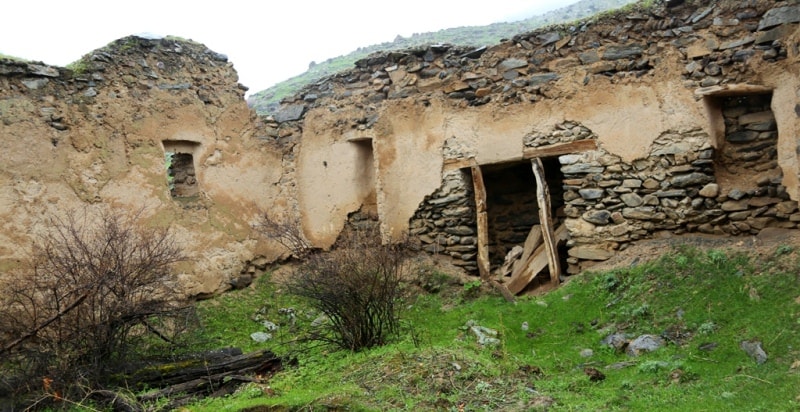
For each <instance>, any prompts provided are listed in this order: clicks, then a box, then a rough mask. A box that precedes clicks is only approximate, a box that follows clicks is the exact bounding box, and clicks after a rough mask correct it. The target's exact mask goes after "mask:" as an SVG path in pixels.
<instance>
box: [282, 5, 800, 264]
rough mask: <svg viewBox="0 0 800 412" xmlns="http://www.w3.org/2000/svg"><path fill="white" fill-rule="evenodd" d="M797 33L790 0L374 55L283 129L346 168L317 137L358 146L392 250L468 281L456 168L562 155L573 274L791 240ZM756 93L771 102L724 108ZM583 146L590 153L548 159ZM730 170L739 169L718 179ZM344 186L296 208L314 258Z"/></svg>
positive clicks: (288, 110) (350, 199) (461, 180)
mask: <svg viewBox="0 0 800 412" xmlns="http://www.w3.org/2000/svg"><path fill="white" fill-rule="evenodd" d="M798 22H800V5H798V4H797V3H796V2H783V1H779V2H775V1H761V0H750V1H744V2H732V1H715V2H711V1H696V2H692V4H691V5H688V4H684V5H682V6H678V7H674V8H666V7H665V6H664V5H656V6H653V7H651V8H644V7H642V6H634V7H630V8H626V9H624V10H622V11H619V12H615V13H610V14H606V15H604V16H601V17H599V18H597V19H594V20H590V21H585V22H582V23H579V24H574V25H564V26H559V27H550V28H546V29H542V30H538V31H535V32H531V33H525V34H521V35H518V36H515V37H514V38H513V39H511V40H509V41H505V42H503V43H501V44H498V45H493V46H490V47H484V48H479V49H472V48H460V47H454V46H450V45H435V46H429V47H422V48H419V49H414V50H404V51H397V52H390V53H379V54H374V55H372V56H370V57H368V58H366V59H364V60H361V61H359V62H357V63H356V67H355V68H354V69H351V70H349V71H346V72H344V73H341V74H338V75H336V76H334V77H332V78H329V79H327V80H326V81H323V82H319V83H317V84H315V85H312V86H309V87H308V88H307V89H305V90H303V91H302V92H301V93H299V94H298V95H296V96H295V97H294V98H293V99H288V100H286V101H285V102H284V106H283V110H282V112H281V113H280V114H279V115H278V116H277V117H280V120H281V123H282V124H283V123H284V122H285V123H286V124H296V123H299V124H302V125H303V127H304V130H303V134H302V138H301V141H302V142H303V143H302V145H303V147H302V148H301V150H300V151H301V156H303V157H306V156H307V157H319V158H320V159H322V158H326V157H328V158H339V159H341V160H342V161H346V159H347V158H346V157H343V156H334V154H335V153H336V150H338V149H335V148H336V147H337V146H336V145H329V146H330V147H331V148H332V149H326V148H325V147H324V145H323V144H321V143H320V144H319V145H315V146H313V147H311V146H310V145H309V146H306V139H307V138H311V139H316V138H317V134H318V132H317V131H316V130H318V129H320V130H325V131H326V132H327V133H330V135H331V136H340V137H339V138H340V139H341V138H342V137H343V136H348V135H350V136H356V135H358V136H369V138H370V139H371V141H372V145H373V149H374V155H375V159H376V160H375V163H376V171H375V173H376V175H375V180H376V182H377V201H378V212H379V213H378V214H379V220H380V222H381V227H382V229H383V233H384V236H385V238H387V239H398V238H400V237H402V236H404V235H405V234H407V233H410V234H411V235H413V236H416V237H419V238H420V240H421V241H422V243H423V245H424V247H425V249H426V250H429V251H430V252H431V253H438V254H442V255H446V256H451V257H453V258H454V259H456V261H458V262H460V263H459V264H461V265H462V266H464V267H465V268H474V256H475V249H474V248H475V245H474V233H475V230H476V229H475V211H474V208H475V205H474V199H470V196H471V195H472V194H471V187H470V185H471V180H470V179H469V169H463V170H462V171H460V172H454V171H458V169H462V168H465V167H468V166H471V165H476V164H477V165H482V167H483V168H488V167H491V165H494V164H504V163H515V162H529V159H530V158H531V157H540V156H544V157H545V158H546V159H547V158H548V157H549V158H557V160H558V163H559V164H560V165H561V170H560V172H561V173H560V174H561V176H560V178H561V179H563V181H562V182H561V187H560V188H559V190H558V191H557V193H558V196H560V198H559V199H557V200H558V201H559V202H560V203H561V204H562V205H563V208H562V209H561V213H562V214H561V216H557V217H556V220H557V222H556V223H559V224H560V223H563V224H565V225H566V226H567V228H568V231H569V241H568V244H567V246H568V265H569V270H570V271H572V272H576V271H578V270H581V269H583V268H586V267H589V266H590V265H591V262H593V261H597V260H603V259H607V258H608V257H609V256H611V255H612V254H613V253H614V252H615V251H617V250H620V249H623V248H625V247H626V246H627V245H628V244H630V242H632V241H635V240H638V239H643V238H648V237H653V236H659V235H662V234H665V233H669V234H674V233H685V232H704V233H718V234H730V235H741V234H753V233H757V232H758V231H759V230H761V229H762V228H764V227H768V226H780V227H786V228H794V227H796V222H797V221H798V220H800V214H798V212H797V203H796V200H797V199H798V196H800V193H798V172H799V170H798V163H797V147H798V142H797V136H798V132H799V131H800V123H798V117H799V116H800V114H799V113H800V110H798V109H797V107H800V106H798V97H799V96H800V84H798V81H800V76H799V75H800V73H798V70H799V69H798V67H800V66H798V64H797V63H798V59H800V50H799V44H798V41H799V40H800V37H799V36H800V31H798V27H799V25H798ZM752 95H756V96H764V95H768V96H769V100H768V101H767V103H764V101H763V100H762V101H761V103H754V104H752V105H751V106H752V107H749V108H746V109H735V108H734V109H732V108H730V107H729V106H730V104H731V103H730V99H731V98H734V99H737V98H742V97H743V98H745V99H747V96H752ZM726 99H727V100H726ZM756 100H757V99H756ZM742 110H744V111H742ZM740 111H741V113H738V112H740ZM726 112H727V114H726ZM292 114H294V116H293V115H292ZM742 116H744V118H742ZM743 122H744V123H743ZM321 125H324V126H321ZM737 133H738V134H737ZM731 134H735V135H734V136H733V137H731ZM586 139H589V140H593V141H594V142H595V145H594V147H592V148H589V149H587V147H588V146H585V145H584V146H574V147H580V150H577V149H576V151H575V152H574V153H560V152H559V153H557V154H555V155H554V154H552V153H553V152H552V150H553V149H552V148H553V147H555V146H557V145H559V144H561V145H565V144H569V143H571V142H575V141H578V140H586ZM335 140H336V138H335V137H329V138H328V142H334V141H335ZM737 140H745V141H744V142H739V141H737ZM736 145H738V146H737V147H734V146H736ZM306 149H308V150H313V151H314V152H315V153H313V154H311V153H303V151H304V150H306ZM548 150H550V151H549V152H548ZM548 153H550V154H548ZM726 156H727V157H726ZM726 158H727V159H728V160H725V159H726ZM731 159H733V160H731ZM551 161H552V159H551ZM737 162H745V166H744V167H742V168H740V169H739V170H733V171H731V170H729V169H730V167H726V166H730V165H731V164H734V163H737ZM747 162H751V163H747ZM318 163H319V162H318V161H317V162H316V163H313V162H312V163H310V164H309V165H310V166H313V167H315V168H319V165H318ZM328 165H329V167H330V162H328ZM299 166H300V167H299V169H298V175H299V176H306V177H305V179H308V180H311V179H312V178H313V179H320V180H315V181H314V188H305V187H304V181H303V179H301V178H298V186H299V187H298V191H300V192H301V193H302V192H304V191H308V192H317V190H316V189H315V188H317V187H326V186H328V185H329V184H330V185H332V184H334V182H335V179H333V177H331V178H327V179H328V180H326V178H325V177H323V176H322V175H321V174H320V173H319V169H318V170H312V169H311V168H306V165H305V164H301V165H299ZM750 166H752V167H750ZM464 170H466V173H465V172H464ZM743 174H746V176H744V175H743ZM326 182H328V183H326ZM531 184H532V185H533V184H534V183H533V182H531ZM486 185H487V187H488V188H489V189H488V190H489V191H491V187H492V185H493V183H492V182H491V181H486ZM337 191H338V192H337V195H339V196H340V198H338V199H337V198H334V197H332V196H329V197H328V199H330V202H328V203H327V204H325V205H324V207H323V208H322V209H313V210H312V209H305V208H303V207H301V208H300V213H301V214H303V215H304V221H306V222H307V223H312V220H314V222H316V221H327V222H331V226H328V227H325V228H322V227H320V226H319V225H317V224H308V225H305V226H304V230H305V233H306V234H308V236H309V237H310V238H313V239H315V240H316V241H318V242H320V243H321V244H324V245H329V244H331V243H332V242H333V241H334V240H335V237H336V235H337V233H338V230H340V228H341V227H342V226H343V225H344V222H345V220H346V219H347V216H348V213H352V212H353V211H355V210H358V208H359V203H360V200H359V199H360V198H361V197H363V193H362V192H359V191H358V190H355V189H352V188H351V189H348V188H342V187H337ZM312 203H313V202H312ZM523 203H524V202H523ZM531 210H532V214H533V215H535V205H532V206H531ZM320 213H321V215H320ZM489 215H491V211H489ZM322 216H324V217H322ZM526 224H527V223H526ZM490 231H491V228H490ZM490 246H492V247H500V246H502V248H506V247H507V246H505V245H499V244H492V245H490Z"/></svg>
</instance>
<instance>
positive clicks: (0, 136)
mask: <svg viewBox="0 0 800 412" xmlns="http://www.w3.org/2000/svg"><path fill="white" fill-rule="evenodd" d="M245 90H246V89H245V88H244V87H242V86H240V85H239V84H238V76H237V74H236V72H235V71H234V69H233V66H232V64H231V63H229V62H228V61H227V57H225V56H224V55H221V54H218V53H215V52H213V51H211V50H208V49H207V48H206V47H205V46H203V45H200V44H197V43H192V42H187V41H181V40H173V39H168V38H167V39H144V38H139V37H128V38H124V39H120V40H117V41H115V42H113V43H111V44H109V45H108V46H106V47H104V48H102V49H99V50H95V51H94V52H91V53H89V54H87V55H85V56H84V57H83V58H82V59H81V60H80V61H79V62H77V63H76V64H75V65H74V67H72V68H71V69H65V68H59V67H51V66H46V65H43V64H39V63H30V62H18V61H11V60H0V150H2V157H1V158H0V159H2V160H1V161H0V273H2V272H4V271H6V270H8V269H10V268H12V267H14V265H16V264H17V263H18V262H19V261H20V260H21V259H24V258H25V255H26V253H27V251H28V250H29V248H30V244H31V239H32V235H34V234H35V233H37V232H40V231H41V230H42V229H43V228H44V227H45V225H46V224H47V220H48V217H50V216H59V215H60V216H63V215H64V213H67V212H71V211H77V212H78V213H80V212H81V211H82V209H83V207H84V206H86V205H89V206H90V207H92V208H102V207H110V208H113V209H128V210H132V211H139V210H142V214H143V216H144V218H145V221H146V223H147V224H152V225H171V226H172V228H173V229H174V233H175V234H176V237H177V240H178V242H179V244H180V245H182V246H183V247H184V248H185V249H186V252H187V255H188V256H189V258H190V259H189V261H188V262H186V263H185V264H184V265H183V266H182V267H181V270H182V271H183V272H184V274H183V275H182V280H183V283H184V286H185V290H186V293H187V294H188V295H195V296H196V295H205V294H210V293H214V292H216V291H219V290H224V289H226V288H229V287H230V285H231V283H236V282H237V281H238V280H239V277H240V275H241V272H242V271H243V270H244V271H245V273H244V275H247V273H246V272H247V271H248V270H250V271H253V270H254V269H255V267H254V266H261V267H262V268H263V265H265V264H266V262H267V261H269V260H271V259H275V258H276V257H277V256H279V254H280V253H283V252H281V251H280V250H278V249H276V248H275V247H274V246H271V245H269V244H267V243H265V242H264V241H263V240H260V239H258V238H257V237H256V236H254V235H253V233H252V230H251V224H252V223H253V222H255V221H256V219H257V215H258V210H259V209H270V208H277V209H280V208H282V205H281V202H282V200H281V199H283V198H284V196H282V192H283V190H284V188H283V187H282V186H281V174H282V169H281V167H280V165H281V153H280V151H279V150H276V149H274V148H273V145H270V144H269V143H267V142H266V140H265V136H262V135H261V134H259V133H260V132H259V130H260V129H259V127H260V126H259V122H258V121H257V118H256V116H255V115H254V114H253V113H252V111H251V110H250V109H249V108H248V107H247V105H246V103H245V101H244V92H245Z"/></svg>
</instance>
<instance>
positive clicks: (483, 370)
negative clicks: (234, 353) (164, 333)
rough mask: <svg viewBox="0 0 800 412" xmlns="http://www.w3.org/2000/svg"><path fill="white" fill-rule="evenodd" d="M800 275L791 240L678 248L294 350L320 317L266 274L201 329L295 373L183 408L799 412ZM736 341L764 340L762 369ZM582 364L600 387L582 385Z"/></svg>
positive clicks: (217, 307) (431, 301) (416, 303)
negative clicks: (388, 335) (370, 345)
mask: <svg viewBox="0 0 800 412" xmlns="http://www.w3.org/2000/svg"><path fill="white" fill-rule="evenodd" d="M799 269H800V253H798V252H796V251H794V250H793V249H792V248H790V247H788V246H781V247H779V248H777V249H775V250H773V251H771V252H770V254H769V256H766V257H765V256H755V255H746V254H743V253H740V252H734V251H729V250H719V249H716V250H708V251H702V250H698V249H692V248H679V249H675V250H673V251H670V252H669V253H667V254H666V255H665V256H663V257H662V258H660V259H658V260H656V261H654V262H651V263H646V264H641V265H638V266H635V267H631V268H625V269H617V270H613V271H608V272H602V273H588V274H583V275H578V276H575V277H573V279H572V280H571V281H570V282H568V283H567V284H566V285H564V286H563V287H561V288H559V289H558V290H556V291H555V292H552V293H550V294H547V295H545V296H540V297H528V298H522V299H520V300H519V301H518V303H517V304H509V303H507V302H506V301H504V300H503V299H502V298H500V297H497V296H489V295H490V294H491V293H490V292H489V293H486V292H487V291H486V290H483V292H484V293H483V294H482V295H481V294H478V293H476V291H478V289H477V288H476V287H475V284H474V283H468V284H467V285H465V286H460V287H458V288H456V289H453V287H450V289H449V290H450V292H446V291H443V292H439V293H427V292H422V291H420V292H418V293H417V294H416V295H415V296H414V297H413V298H411V299H409V300H408V301H407V302H406V305H407V306H405V308H406V310H405V311H404V312H403V320H404V323H405V325H406V327H405V330H404V331H403V333H402V335H401V336H399V337H398V338H397V339H396V340H395V341H394V342H392V343H391V344H389V345H386V346H384V347H380V348H377V349H373V350H369V351H364V352H360V353H349V352H342V351H334V350H331V349H330V348H326V347H320V346H313V345H308V344H300V343H297V342H296V340H295V338H296V337H297V336H299V334H301V333H302V330H304V328H308V327H310V326H309V325H310V324H311V323H312V322H313V319H315V318H316V314H314V313H311V312H309V311H308V310H306V309H303V306H302V304H301V303H300V302H297V301H295V300H293V299H292V298H290V297H288V296H286V295H285V294H283V293H282V292H281V291H280V290H279V289H278V288H277V287H276V286H275V285H273V284H272V283H271V282H270V281H269V276H267V275H265V276H264V277H262V278H261V279H260V281H259V283H258V285H257V286H256V287H254V288H252V289H248V290H243V291H237V292H233V293H230V294H227V295H225V296H223V297H222V298H220V299H215V300H211V301H207V302H203V303H202V306H201V308H200V314H201V317H202V319H203V322H204V324H205V329H204V330H203V333H204V334H205V336H206V337H210V338H211V340H212V341H213V342H215V343H217V344H223V343H224V344H229V345H234V346H242V347H244V348H245V349H246V350H251V349H257V348H272V349H273V350H275V351H276V352H278V353H280V354H282V355H285V356H287V357H290V358H295V359H296V360H297V364H296V365H295V366H288V367H287V368H286V370H285V371H283V372H280V373H279V374H278V375H276V376H274V377H273V378H272V379H271V380H270V381H269V383H268V384H248V385H247V386H244V387H242V388H241V389H240V390H239V391H238V392H237V393H235V394H233V395H230V396H228V397H224V398H217V399H209V400H205V401H199V402H197V403H195V404H194V405H191V406H190V407H189V410H193V411H226V410H228V411H236V410H251V411H255V410H368V411H373V410H374V411H386V410H397V411H412V410H451V411H518V410H550V411H577V410H581V411H586V410H597V411H643V410H647V411H689V410H691V411H721V410H736V411H788V410H798V409H799V408H800V402H798V398H799V397H800V396H799V395H800V279H799V278H798V276H800V275H798V273H800V272H799V271H798V270H799ZM432 279H434V280H435V281H439V282H445V280H446V278H445V277H444V276H443V275H437V276H436V277H434V278H432ZM288 307H291V308H292V309H293V310H294V314H295V315H294V317H293V319H294V320H293V321H292V320H291V319H290V318H291V317H287V315H286V312H287V311H286V308H288ZM281 309H283V310H281ZM267 318H269V319H271V320H273V321H275V322H278V323H281V324H282V326H281V329H280V330H279V331H277V332H275V335H276V336H275V339H274V340H272V341H268V342H266V343H262V344H255V343H253V342H252V341H251V340H250V338H249V334H250V333H252V332H254V331H258V330H263V328H262V326H261V325H260V324H259V323H258V322H259V321H261V320H263V319H267ZM470 321H472V322H473V323H476V324H478V325H480V326H484V327H487V328H491V329H493V330H496V331H497V332H498V335H497V338H498V339H499V344H497V345H495V346H488V347H484V346H481V345H479V344H478V343H477V342H476V338H475V336H474V335H473V333H472V332H470V330H469V329H468V328H467V326H466V325H467V323H468V322H470ZM523 323H527V326H528V327H527V328H523V326H522V325H523ZM612 333H624V334H627V335H628V336H629V337H631V338H633V337H636V336H639V335H641V334H651V335H656V336H660V337H662V338H663V339H664V340H665V341H666V345H665V346H664V347H662V348H660V349H658V350H655V351H654V352H650V353H646V354H643V355H641V356H638V357H634V356H629V355H628V354H626V353H624V351H620V350H616V349H614V348H612V347H610V346H606V345H604V344H603V343H602V340H603V338H605V337H606V336H608V335H610V334H612ZM742 341H758V342H761V345H762V347H763V349H764V350H765V352H766V354H767V357H768V358H767V360H766V362H764V363H763V364H759V363H757V362H756V360H755V359H753V358H752V357H751V356H750V355H748V354H747V353H746V352H745V351H743V350H742V349H741V347H740V345H741V342H742ZM592 368H593V369H594V370H596V371H599V372H600V373H601V374H603V375H604V379H595V380H593V379H591V378H590V376H589V375H587V372H589V371H591V369H592Z"/></svg>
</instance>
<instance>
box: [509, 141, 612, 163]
mask: <svg viewBox="0 0 800 412" xmlns="http://www.w3.org/2000/svg"><path fill="white" fill-rule="evenodd" d="M596 149H597V141H595V140H594V139H584V140H576V141H574V142H567V143H556V144H551V145H547V146H541V147H532V148H526V149H524V150H523V151H522V157H523V158H525V159H535V158H537V157H553V156H561V155H565V154H570V153H578V152H586V151H589V150H596Z"/></svg>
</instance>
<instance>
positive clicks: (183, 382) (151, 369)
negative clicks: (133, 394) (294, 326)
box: [124, 350, 281, 407]
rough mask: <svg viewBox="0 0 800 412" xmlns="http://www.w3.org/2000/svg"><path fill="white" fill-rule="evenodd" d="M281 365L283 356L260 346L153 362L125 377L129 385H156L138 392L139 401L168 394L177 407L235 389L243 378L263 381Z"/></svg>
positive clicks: (173, 404)
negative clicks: (141, 392) (139, 393)
mask: <svg viewBox="0 0 800 412" xmlns="http://www.w3.org/2000/svg"><path fill="white" fill-rule="evenodd" d="M234 353H235V352H234ZM239 353H241V352H239ZM280 369H281V360H280V358H278V357H277V356H276V355H275V354H274V353H272V352H271V351H269V350H261V351H256V352H250V353H245V354H237V355H230V356H219V354H217V355H213V356H197V357H193V358H191V359H187V360H182V361H178V362H169V363H162V364H157V365H151V366H148V367H145V368H142V369H140V370H138V371H136V372H134V373H132V374H130V375H128V376H126V377H125V378H124V381H125V384H126V385H127V386H128V387H133V388H155V389H153V390H151V391H149V392H146V393H143V394H141V395H139V396H138V397H137V400H138V401H139V402H152V401H154V400H157V399H162V398H169V399H170V403H169V405H170V407H177V406H181V405H183V404H185V403H187V402H189V401H190V400H192V399H196V398H200V397H205V396H221V395H224V394H228V393H232V392H233V391H234V390H235V389H236V387H237V386H238V385H239V384H241V383H243V382H263V381H264V380H265V379H266V378H268V377H269V376H271V375H273V374H274V373H275V372H277V371H279V370H280Z"/></svg>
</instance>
